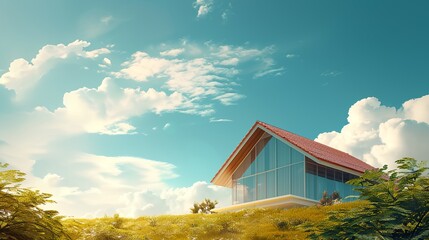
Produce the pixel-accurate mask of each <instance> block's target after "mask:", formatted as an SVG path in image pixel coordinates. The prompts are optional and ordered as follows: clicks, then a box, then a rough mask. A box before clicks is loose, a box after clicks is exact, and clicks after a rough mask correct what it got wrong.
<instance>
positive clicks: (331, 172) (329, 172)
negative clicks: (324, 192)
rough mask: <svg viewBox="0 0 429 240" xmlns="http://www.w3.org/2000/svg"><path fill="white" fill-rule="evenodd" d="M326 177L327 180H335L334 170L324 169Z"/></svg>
mask: <svg viewBox="0 0 429 240" xmlns="http://www.w3.org/2000/svg"><path fill="white" fill-rule="evenodd" d="M326 177H327V178H328V179H331V180H334V179H335V170H334V169H333V168H327V169H326Z"/></svg>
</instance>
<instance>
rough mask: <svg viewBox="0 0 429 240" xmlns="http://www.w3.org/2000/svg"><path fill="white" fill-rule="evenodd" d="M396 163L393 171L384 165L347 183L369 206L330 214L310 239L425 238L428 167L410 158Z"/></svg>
mask: <svg viewBox="0 0 429 240" xmlns="http://www.w3.org/2000/svg"><path fill="white" fill-rule="evenodd" d="M396 163H397V164H398V169H396V170H392V171H387V166H384V167H383V168H381V169H375V170H370V171H366V172H365V173H364V174H363V175H362V176H361V177H359V178H356V179H353V180H350V181H349V182H348V183H349V184H353V185H355V186H356V187H357V189H355V190H357V191H359V192H360V198H361V199H362V200H366V201H368V202H369V206H365V207H361V208H357V209H353V210H351V211H334V212H331V213H330V214H329V218H328V221H324V222H323V223H320V224H319V225H317V226H316V228H315V230H316V233H314V234H313V235H312V238H313V239H331V238H332V237H333V236H335V238H338V239H429V177H428V176H427V175H424V172H425V171H427V170H428V168H427V167H425V166H424V163H423V162H417V161H416V160H415V159H413V158H403V159H400V160H397V161H396ZM313 230H314V229H313Z"/></svg>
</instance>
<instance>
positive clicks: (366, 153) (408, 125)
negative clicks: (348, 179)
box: [316, 95, 429, 168]
mask: <svg viewBox="0 0 429 240" xmlns="http://www.w3.org/2000/svg"><path fill="white" fill-rule="evenodd" d="M428 109H429V95H426V96H423V97H421V98H416V99H411V100H409V101H406V102H405V103H404V104H403V105H402V108H399V109H396V108H395V107H387V106H383V105H381V103H380V101H379V100H378V99H377V98H374V97H371V98H366V99H362V100H360V101H358V102H356V103H355V104H353V105H352V106H351V107H350V109H349V116H348V118H347V120H348V124H347V125H345V126H344V127H343V128H342V129H341V131H340V132H335V131H333V132H327V133H322V134H319V136H318V137H317V138H316V141H318V142H321V143H324V144H327V145H329V146H332V147H334V148H337V149H339V150H342V151H345V152H347V153H349V154H351V155H353V156H355V157H357V158H360V159H362V160H363V161H365V162H367V163H369V164H372V165H374V166H377V167H380V166H382V165H384V164H388V165H389V167H390V168H393V167H395V163H394V161H395V160H397V159H400V158H402V157H414V158H416V159H418V160H427V159H426V158H427V156H428V154H429V150H428V148H427V146H426V145H427V142H429V118H428V117H427V116H428V115H427V114H428V111H429V110H428Z"/></svg>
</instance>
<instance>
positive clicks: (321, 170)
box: [317, 165, 326, 178]
mask: <svg viewBox="0 0 429 240" xmlns="http://www.w3.org/2000/svg"><path fill="white" fill-rule="evenodd" d="M317 176H319V177H323V178H324V177H326V167H324V166H322V165H318V166H317Z"/></svg>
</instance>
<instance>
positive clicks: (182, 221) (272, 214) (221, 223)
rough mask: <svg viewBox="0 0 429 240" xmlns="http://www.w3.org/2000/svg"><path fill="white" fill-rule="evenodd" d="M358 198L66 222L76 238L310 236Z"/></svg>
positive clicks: (285, 237)
mask: <svg viewBox="0 0 429 240" xmlns="http://www.w3.org/2000/svg"><path fill="white" fill-rule="evenodd" d="M366 204H367V203H366V202H362V201H356V202H352V203H343V204H338V205H334V206H328V207H317V206H314V207H306V208H294V209H289V210H282V209H247V210H243V211H239V212H234V213H218V214H188V215H168V216H167V215H164V216H157V217H139V218H136V219H130V218H122V217H119V216H117V215H116V216H114V217H103V218H97V219H67V220H64V221H63V224H64V226H65V227H66V230H67V233H68V234H69V236H70V237H71V238H72V239H106V240H107V239H127V240H129V239H136V240H137V239H153V240H157V239H255V240H256V239H306V238H307V236H308V234H309V232H306V231H305V227H304V226H307V225H308V224H311V223H314V222H320V221H324V219H325V218H326V217H327V213H328V212H329V211H332V210H340V209H344V210H348V209H350V210H351V209H353V208H357V207H363V206H365V205H366Z"/></svg>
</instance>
